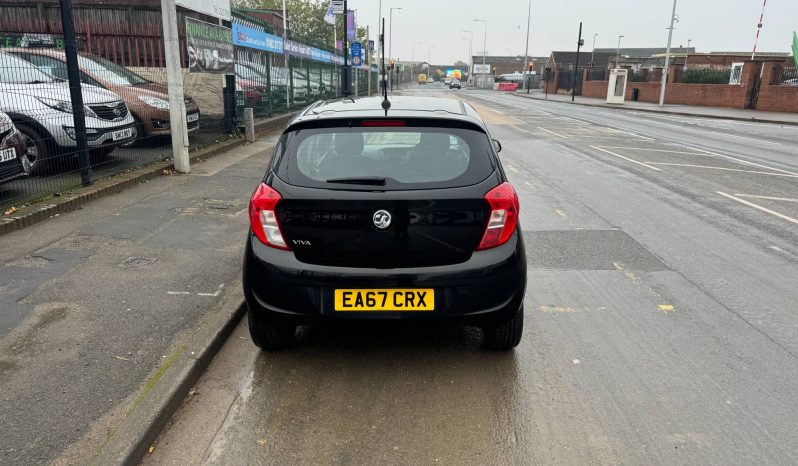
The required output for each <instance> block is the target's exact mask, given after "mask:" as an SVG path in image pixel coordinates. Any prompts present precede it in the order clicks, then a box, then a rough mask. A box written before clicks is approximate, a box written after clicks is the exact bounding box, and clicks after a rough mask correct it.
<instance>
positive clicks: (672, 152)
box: [601, 146, 717, 157]
mask: <svg viewBox="0 0 798 466" xmlns="http://www.w3.org/2000/svg"><path fill="white" fill-rule="evenodd" d="M601 147H604V148H605V149H628V150H639V151H646V152H665V153H668V154H683V155H700V156H701V157H717V155H714V154H702V153H701V152H685V151H681V150H666V149H648V148H645V147H624V146H601Z"/></svg>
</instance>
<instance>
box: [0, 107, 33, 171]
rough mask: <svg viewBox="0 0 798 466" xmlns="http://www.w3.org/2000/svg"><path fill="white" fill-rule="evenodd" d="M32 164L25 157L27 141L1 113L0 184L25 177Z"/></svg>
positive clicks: (9, 119) (7, 117) (6, 116)
mask: <svg viewBox="0 0 798 466" xmlns="http://www.w3.org/2000/svg"><path fill="white" fill-rule="evenodd" d="M28 172H30V162H29V161H28V157H27V155H25V141H24V140H23V139H22V133H20V132H19V131H18V130H17V128H16V127H15V126H14V122H13V121H11V118H10V117H9V116H8V115H6V114H5V113H0V183H4V182H6V181H11V180H13V179H14V178H18V177H20V176H25V175H27V174H28Z"/></svg>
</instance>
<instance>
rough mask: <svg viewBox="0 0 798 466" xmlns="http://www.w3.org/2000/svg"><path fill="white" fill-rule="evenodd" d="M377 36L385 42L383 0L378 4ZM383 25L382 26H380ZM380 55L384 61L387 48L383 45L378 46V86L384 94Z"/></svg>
mask: <svg viewBox="0 0 798 466" xmlns="http://www.w3.org/2000/svg"><path fill="white" fill-rule="evenodd" d="M377 5H378V6H377V36H378V37H379V38H380V41H382V40H384V34H385V25H384V24H383V23H384V21H383V20H382V0H379V2H378V3H377ZM380 25H382V26H380ZM380 54H382V59H383V60H384V59H385V47H384V46H383V45H379V44H378V45H377V76H378V77H379V83H378V84H377V90H378V91H380V92H382V86H384V85H385V82H384V79H385V70H384V69H383V67H382V65H381V64H380V63H381V61H380Z"/></svg>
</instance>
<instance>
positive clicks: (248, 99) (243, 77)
mask: <svg viewBox="0 0 798 466" xmlns="http://www.w3.org/2000/svg"><path fill="white" fill-rule="evenodd" d="M235 71H236V91H237V92H240V93H241V95H242V96H243V102H240V105H239V106H243V107H252V108H256V107H262V106H264V105H267V104H268V102H269V86H268V82H269V77H268V76H266V75H265V74H262V73H261V72H260V71H259V70H257V69H256V68H255V67H254V66H252V65H248V64H245V63H236V64H235Z"/></svg>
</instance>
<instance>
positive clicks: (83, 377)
mask: <svg viewBox="0 0 798 466" xmlns="http://www.w3.org/2000/svg"><path fill="white" fill-rule="evenodd" d="M274 138H275V134H274V133H272V134H270V135H266V136H265V137H263V138H262V139H261V140H260V141H258V142H256V143H253V144H247V145H239V146H238V147H235V148H234V149H232V150H230V151H229V152H227V153H225V154H222V155H218V156H216V157H214V158H211V159H208V160H205V161H204V162H202V163H195V164H194V165H193V166H192V174H191V175H176V176H161V177H157V178H155V179H151V180H149V181H147V182H145V183H141V184H139V185H136V186H134V187H131V188H129V189H126V190H124V191H121V192H120V193H118V194H115V195H109V196H106V197H104V198H102V199H99V200H96V201H93V202H90V203H87V204H85V205H83V206H82V207H81V208H80V209H79V210H75V211H72V212H69V213H64V214H61V215H56V216H54V217H53V218H51V219H49V220H46V221H44V222H41V223H38V224H36V225H33V226H30V227H27V228H24V229H22V230H18V231H13V232H11V233H9V234H7V235H5V236H4V237H3V244H4V245H5V246H6V247H4V248H3V249H2V251H0V264H2V265H0V291H1V293H0V309H2V312H0V393H2V395H0V396H2V408H0V425H2V426H3V429H2V430H0V464H49V463H53V464H84V463H88V462H92V461H96V462H97V463H98V464H114V463H116V462H117V461H122V460H124V459H125V458H129V456H126V454H127V453H130V452H132V451H134V450H135V447H136V445H135V443H136V442H137V441H139V440H141V439H143V438H146V435H145V434H147V430H148V426H146V425H145V426H142V425H141V421H142V419H149V420H150V425H155V424H154V423H156V422H157V421H158V419H159V416H160V417H163V414H162V413H163V412H165V411H164V409H165V408H166V407H168V405H169V403H170V400H168V399H167V398H168V397H166V398H165V396H166V395H167V394H169V393H175V390H176V389H177V388H179V386H180V384H181V383H185V381H186V380H190V379H189V378H188V377H189V376H190V375H191V374H192V373H194V372H192V371H193V369H192V368H195V367H197V366H198V364H201V362H202V361H201V360H200V358H201V357H203V356H204V355H206V354H207V352H208V351H209V350H212V349H213V348H212V346H209V345H210V343H211V342H212V341H213V339H214V338H217V339H218V337H219V332H220V331H221V329H222V328H223V327H224V326H225V325H226V324H227V322H229V321H231V319H235V317H236V316H240V313H238V308H239V306H240V304H241V302H242V300H243V297H242V292H241V286H240V274H241V270H240V264H241V257H242V254H243V246H244V241H245V237H246V232H247V229H248V216H247V207H248V201H249V196H250V195H251V193H252V191H253V190H254V188H255V186H257V184H258V182H259V180H260V178H261V177H262V175H263V173H264V171H265V167H266V164H267V163H268V161H269V158H270V156H271V152H272V150H273V145H274V141H275V140H274ZM230 330H232V328H231V329H230ZM188 388H190V387H186V390H187V389H188ZM183 394H184V393H179V397H182V396H183ZM153 399H155V400H156V401H157V402H156V403H154V404H153V403H152V400H153ZM179 399H180V398H178V401H179ZM164 420H165V419H164ZM129 425H133V427H130V428H128V427H129ZM139 436H141V437H139ZM144 447H145V448H146V445H145V446H144ZM109 448H118V450H117V451H115V452H109V451H108V449H109ZM125 452H127V453H125ZM105 458H111V459H109V460H107V461H106V460H105Z"/></svg>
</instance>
